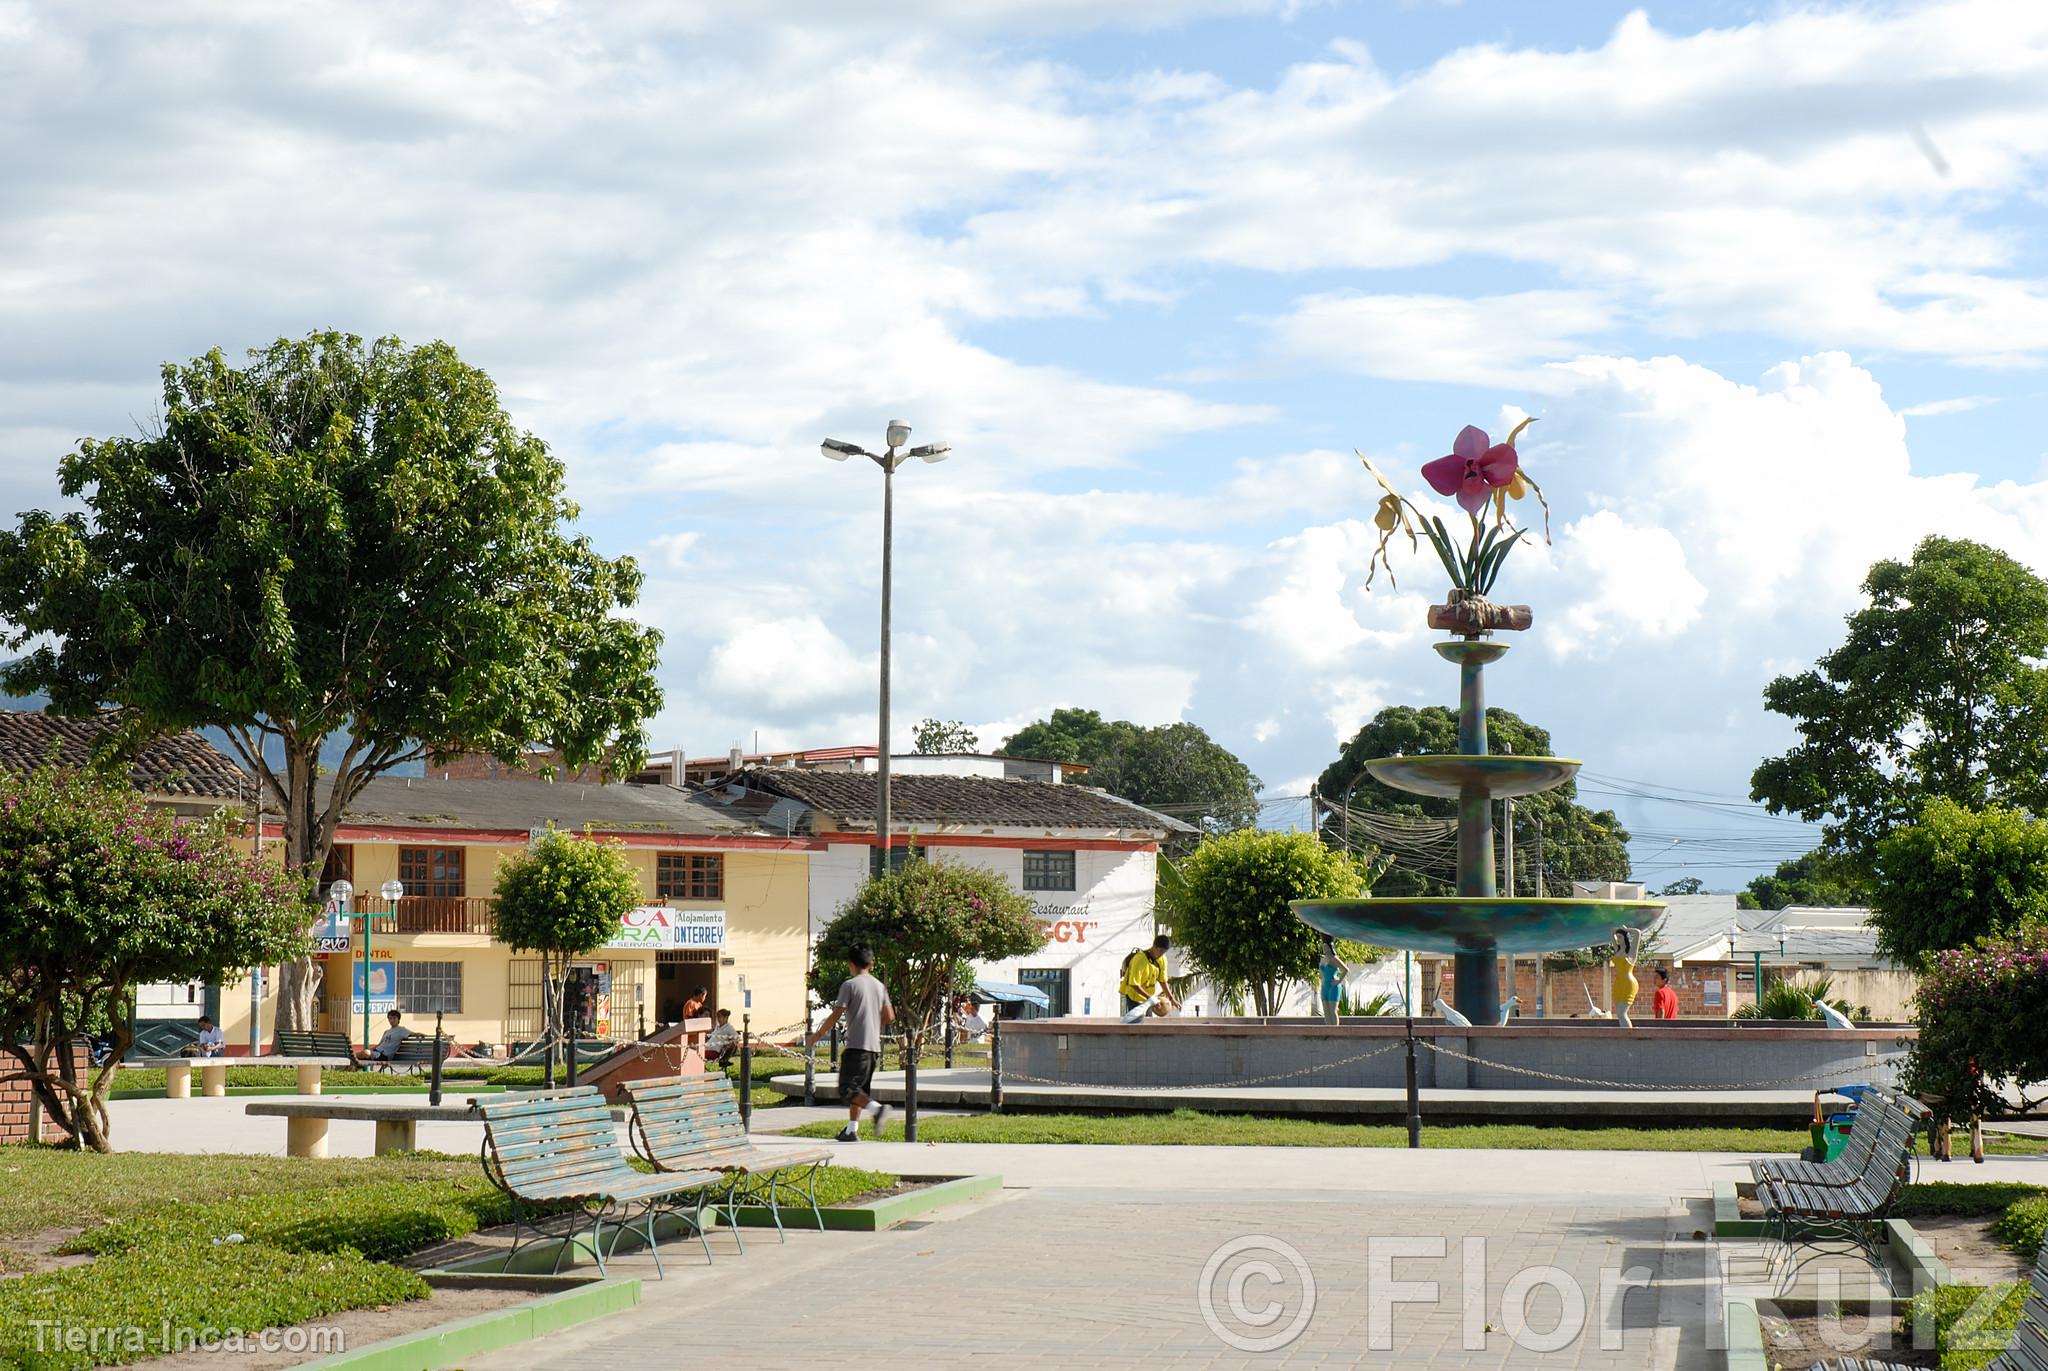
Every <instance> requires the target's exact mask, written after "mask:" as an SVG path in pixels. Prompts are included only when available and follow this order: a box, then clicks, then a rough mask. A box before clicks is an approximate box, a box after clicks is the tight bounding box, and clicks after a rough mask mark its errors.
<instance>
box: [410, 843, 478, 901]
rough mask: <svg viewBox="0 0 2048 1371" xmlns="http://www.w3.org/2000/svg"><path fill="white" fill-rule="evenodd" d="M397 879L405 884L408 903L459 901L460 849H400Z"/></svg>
mask: <svg viewBox="0 0 2048 1371" xmlns="http://www.w3.org/2000/svg"><path fill="white" fill-rule="evenodd" d="M398 879H399V880H400V881H402V882H404V883H405V896H406V898H407V899H415V898H419V899H444V900H450V899H452V900H459V899H461V898H462V893H463V891H462V849H461V848H459V847H401V848H399V849H398Z"/></svg>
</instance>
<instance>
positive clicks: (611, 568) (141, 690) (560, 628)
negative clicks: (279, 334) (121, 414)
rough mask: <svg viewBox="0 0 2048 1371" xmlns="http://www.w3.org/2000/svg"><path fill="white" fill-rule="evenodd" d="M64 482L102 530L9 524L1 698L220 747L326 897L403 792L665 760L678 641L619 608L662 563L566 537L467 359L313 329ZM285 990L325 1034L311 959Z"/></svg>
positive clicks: (174, 371) (554, 497)
mask: <svg viewBox="0 0 2048 1371" xmlns="http://www.w3.org/2000/svg"><path fill="white" fill-rule="evenodd" d="M59 475H60V478H61V486H62V490H63V493H64V495H65V496H66V497H67V498H72V499H77V500H79V501H80V502H81V503H82V504H83V506H84V508H83V509H82V510H80V511H77V512H73V513H68V514H63V515H53V514H49V513H46V512H43V511H34V512H31V513H29V514H27V515H25V516H24V517H23V518H22V521H21V524H20V527H19V528H18V529H15V530H12V531H0V617H4V618H5V619H7V620H8V621H9V622H10V623H11V625H12V631H11V632H10V633H9V634H8V635H7V638H6V642H7V644H8V646H10V647H15V648H21V647H24V646H27V645H30V644H32V643H33V644H38V645H37V646H35V647H34V648H33V650H31V651H29V652H28V653H27V655H26V656H24V657H22V658H21V659H19V660H18V661H16V662H14V663H13V664H11V665H10V666H8V667H7V668H6V669H5V670H4V672H0V683H4V686H5V688H6V689H7V690H9V691H13V692H15V693H25V692H28V691H34V690H42V691H45V692H47V693H48V695H49V697H50V701H51V706H52V708H53V709H55V710H57V711H59V712H63V713H80V712H84V711H88V710H93V709H96V708H98V707H100V706H101V705H102V704H104V703H107V702H112V703H115V704H119V705H121V706H124V707H125V708H126V709H127V710H128V711H129V712H130V717H131V719H132V721H133V732H134V734H135V735H136V736H137V737H141V736H146V735H148V734H151V733H159V732H165V731H171V730H176V729H182V728H190V727H196V726H206V725H211V726H213V727H216V728H219V729H222V730H224V731H225V733H226V735H227V739H228V742H229V744H230V745H231V747H232V748H233V750H234V752H235V753H236V754H237V755H238V756H239V757H240V759H241V761H242V763H243V765H244V766H246V767H247V768H248V769H249V770H250V771H252V772H253V773H254V774H255V776H256V778H257V782H258V784H259V786H260V789H261V792H262V795H263V797H264V803H265V805H266V806H267V807H269V808H270V810H271V811H272V812H273V813H279V814H282V816H283V823H284V837H285V842H284V847H285V861H286V864H287V866H288V867H289V868H290V869H291V870H292V871H294V872H297V873H300V874H301V875H303V876H305V877H306V878H308V881H309V882H310V881H311V879H312V878H314V877H317V875H318V873H319V872H320V870H321V868H322V866H323V865H324V864H325V862H326V860H327V855H328V851H329V849H330V848H331V847H332V845H333V841H334V826H335V821H336V819H337V818H338V817H339V816H340V814H341V812H342V810H343V809H344V807H346V806H347V804H348V803H349V801H350V800H352V799H354V798H355V797H356V796H357V795H358V794H360V793H361V791H362V788H363V786H364V785H365V784H367V783H368V782H369V780H370V779H371V778H372V777H374V776H376V775H378V774H379V773H381V772H385V771H389V770H391V769H392V768H394V767H397V766H400V765H403V764H405V763H408V762H413V761H417V760H419V759H421V758H435V757H441V756H447V755H452V754H455V753H465V752H467V753H488V754H490V755H492V756H495V757H498V758H500V759H501V760H505V761H516V760H517V759H518V758H519V757H520V756H521V755H522V753H523V751H524V750H525V749H526V748H528V747H529V746H531V745H534V744H536V743H540V744H545V745H547V746H550V747H553V748H556V749H558V750H559V751H560V753H561V756H562V760H563V762H564V763H565V764H567V765H569V766H571V767H577V766H585V765H589V764H592V763H594V762H599V761H609V762H610V763H611V764H613V765H614V766H615V767H617V768H621V769H630V768H632V767H633V766H636V765H637V764H638V759H639V757H640V755H641V754H642V753H643V752H644V750H645V746H646V738H645V735H644V733H643V732H642V727H641V725H642V722H643V721H644V720H645V719H646V718H647V717H648V716H649V715H651V714H652V713H653V712H654V711H655V710H656V709H657V708H659V705H660V700H661V695H660V691H659V689H658V687H657V686H656V685H655V683H654V676H653V668H654V662H655V652H656V648H657V645H658V643H659V635H658V634H656V633H654V632H653V631H652V630H650V629H646V628H642V627H641V626H640V625H638V624H635V623H633V622H632V621H630V620H628V619H625V618H623V617H621V616H620V615H619V613H618V611H619V610H621V609H622V608H624V607H626V606H629V605H631V604H632V603H633V601H634V600H635V598H637V596H638V593H639V588H640V580H641V576H640V571H639V569H638V568H637V567H636V566H635V565H634V564H633V562H632V560H631V559H630V558H621V559H619V560H616V561H613V560H608V559H606V558H604V557H601V556H599V555H598V554H597V552H596V551H595V550H593V549H592V547H591V545H590V543H589V541H588V540H587V539H585V538H583V537H580V536H573V535H572V534H570V533H569V532H568V531H567V528H566V525H567V524H568V523H569V522H570V521H571V520H573V519H574V518H575V517H576V512H577V511H576V507H575V506H574V505H573V504H571V503H570V502H569V501H568V500H567V499H566V498H565V497H564V496H563V493H562V492H563V469H562V464H561V463H560V462H559V461H558V460H556V459H555V458H554V457H553V456H552V455H550V454H549V452H548V449H547V446H546V444H544V443H543V442H541V440H540V439H538V438H536V437H534V436H533V435H532V434H530V433H524V432H521V431H520V430H519V429H517V428H516V427H514V425H513V423H512V420H511V419H510V417H509V416H507V415H506V413H505V411H504V410H503V408H501V407H500V405H499V403H498V396H497V391H496V388H495V387H494V386H493V385H492V384H491V381H490V378H489V377H487V376H486V375H484V373H483V372H481V371H478V370H477V369H476V368H474V367H471V366H467V365H465V364H464V363H463V362H462V360H461V359H460V358H458V357H457V356H456V355H455V351H454V349H452V348H450V347H448V346H447V345H446V344H444V343H433V344H429V345H427V346H424V347H413V348H408V347H406V346H405V345H404V344H402V343H400V342H398V341H397V340H396V339H383V340H380V341H378V342H376V343H373V344H370V345H369V346H367V347H366V346H365V345H364V344H363V343H362V341H361V340H360V339H358V338H355V337H353V336H350V335H346V334H340V333H316V334H313V335H311V336H309V337H307V338H305V339H303V340H298V341H293V340H280V341H279V342H277V343H276V344H274V345H272V346H271V347H270V348H268V349H265V350H263V351H261V352H257V353H253V354H251V360H250V362H249V364H248V365H246V366H244V367H239V368H238V367H234V366H231V365H230V364H229V363H228V361H227V360H226V359H225V358H224V357H223V356H222V355H221V353H220V352H219V351H218V350H215V351H213V352H210V353H208V354H207V355H206V356H204V357H201V358H198V359H197V360H195V361H193V362H192V363H190V364H189V365H186V366H166V367H165V368H164V372H163V416H162V419H161V420H160V421H159V423H158V424H157V425H156V427H155V428H154V430H153V431H151V432H149V433H146V434H144V435H143V436H140V437H124V438H108V439H99V440H95V439H87V440H86V441H84V442H82V443H80V445H79V447H78V450H77V451H76V452H74V453H72V454H71V455H69V456H67V457H66V458H64V459H63V461H62V463H61V464H60V466H59ZM330 736H334V737H339V738H343V739H345V745H344V746H343V747H342V748H341V750H340V755H339V757H338V759H336V760H335V761H334V762H333V764H332V765H331V767H328V768H326V770H325V772H324V774H323V770H322V767H321V766H320V763H319V759H320V756H321V745H322V743H323V742H324V741H325V740H327V739H328V738H329V737H330ZM313 912H314V911H313V908H312V905H311V903H310V901H309V903H308V906H307V920H308V923H309V924H310V922H311V920H312V917H313ZM279 982H280V983H279V986H278V992H279V993H278V1025H279V1027H282V1028H304V1027H308V1026H310V1025H311V1022H312V1016H313V1011H314V1004H315V993H316V989H317V986H316V981H315V977H314V974H313V964H312V962H311V961H310V960H309V959H305V958H301V959H299V960H297V961H295V962H293V963H290V964H288V965H286V966H285V967H284V968H282V974H281V975H280V977H279Z"/></svg>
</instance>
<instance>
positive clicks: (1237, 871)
mask: <svg viewBox="0 0 2048 1371" xmlns="http://www.w3.org/2000/svg"><path fill="white" fill-rule="evenodd" d="M1174 865H1175V869H1176V871H1177V876H1178V878H1177V879H1175V880H1173V881H1172V882H1170V883H1167V882H1162V885H1161V888H1162V890H1170V894H1169V896H1168V899H1167V901H1166V905H1165V908H1164V909H1162V911H1161V914H1162V918H1163V919H1164V920H1165V921H1166V922H1168V923H1169V924H1170V926H1171V928H1172V930H1173V936H1174V940H1175V942H1176V944H1177V945H1178V946H1180V947H1182V948H1184V949H1186V951H1187V954H1188V956H1189V958H1190V959H1192V960H1193V962H1194V964H1195V966H1196V967H1197V968H1199V969H1200V970H1201V972H1202V974H1203V975H1204V976H1206V977H1208V978H1209V982H1210V984H1212V985H1214V986H1215V987H1216V989H1217V990H1218V991H1219V992H1221V993H1222V994H1224V995H1226V996H1230V997H1232V998H1238V997H1242V996H1245V995H1249V996H1250V997H1251V1001H1252V1005H1253V1007H1254V1009H1255V1011H1256V1012H1257V1013H1258V1014H1259V1015H1260V1016H1262V1017H1263V1016H1266V1015H1270V1014H1274V1013H1277V1012H1279V1006H1280V1004H1281V1003H1282V1002H1283V1001H1284V1000H1285V999H1286V998H1287V991H1288V988H1289V986H1290V985H1291V984H1292V983H1293V982H1295V981H1302V980H1307V979H1308V978H1309V977H1311V976H1313V975H1315V974H1316V964H1317V961H1318V958H1319V957H1320V956H1321V951H1322V935H1321V934H1319V933H1317V932H1316V931H1315V930H1314V929H1312V928H1310V927H1309V926H1308V925H1307V924H1305V923H1303V922H1302V921H1301V920H1299V919H1297V918H1295V917H1294V911H1293V910H1292V909H1290V908H1289V907H1288V904H1289V902H1290V901H1292V900H1315V899H1334V898H1340V897H1345V896H1357V895H1363V894H1365V893H1366V892H1367V891H1368V890H1369V889H1370V887H1371V884H1372V877H1373V874H1374V873H1373V869H1372V867H1370V866H1369V865H1368V864H1367V863H1365V862H1363V861H1360V860H1359V859H1357V858H1355V857H1352V856H1350V855H1349V854H1347V853H1343V852H1338V851H1336V850H1335V849H1333V848H1331V847H1328V846H1326V845H1325V844H1323V843H1322V842H1320V841H1318V840H1317V839H1316V837H1315V835H1314V834H1312V833H1274V832H1267V831H1264V830H1260V829H1256V828H1241V829H1238V830H1237V831H1236V832H1234V833H1223V834H1218V835H1216V836H1213V837H1210V838H1206V839H1204V840H1203V841H1202V844H1201V846H1199V847H1197V848H1196V849H1195V850H1194V851H1193V852H1191V853H1189V854H1188V855H1187V856H1186V857H1185V858H1183V859H1182V860H1181V861H1179V862H1177V863H1175V864H1174ZM1348 951H1349V953H1350V956H1349V957H1347V960H1352V961H1359V960H1372V959H1373V958H1375V957H1379V956H1384V955H1385V954H1384V952H1382V951H1381V950H1380V949H1378V948H1367V947H1362V946H1359V945H1357V944H1351V945H1349V947H1348Z"/></svg>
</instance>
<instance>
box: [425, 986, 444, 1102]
mask: <svg viewBox="0 0 2048 1371" xmlns="http://www.w3.org/2000/svg"><path fill="white" fill-rule="evenodd" d="M441 1013H442V1011H441V1010H438V1009H437V1010H435V1011H434V1048H433V1051H434V1062H433V1065H432V1066H430V1067H428V1068H427V1103H428V1104H430V1105H437V1104H439V1103H441Z"/></svg>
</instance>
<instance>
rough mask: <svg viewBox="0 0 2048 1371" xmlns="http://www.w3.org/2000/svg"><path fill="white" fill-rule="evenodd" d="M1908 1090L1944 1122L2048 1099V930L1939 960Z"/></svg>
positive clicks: (1925, 995)
mask: <svg viewBox="0 0 2048 1371" xmlns="http://www.w3.org/2000/svg"><path fill="white" fill-rule="evenodd" d="M1915 1006H1916V1017H1917V1018H1918V1019H1919V1021H1920V1041H1919V1043H1918V1044H1916V1045H1915V1046H1914V1048H1913V1054H1912V1056H1911V1058H1910V1059H1909V1060H1908V1061H1907V1063H1906V1072H1905V1078H1904V1082H1903V1083H1904V1085H1905V1087H1906V1089H1908V1090H1910V1091H1911V1092H1913V1093H1914V1094H1915V1095H1918V1096H1920V1097H1921V1098H1922V1099H1926V1100H1929V1101H1930V1102H1934V1101H1938V1103H1936V1104H1935V1109H1936V1113H1937V1114H1938V1115H1939V1116H1942V1117H1946V1118H1950V1119H1966V1118H1970V1117H1973V1116H1980V1115H1981V1116H1984V1117H1996V1116H1998V1115H2000V1114H2004V1113H2007V1112H2009V1111H2012V1110H2015V1109H2029V1108H2032V1107H2034V1106H2035V1105H2038V1104H2040V1103H2042V1102H2043V1100H2044V1098H2048V924H2043V923H2032V924H2028V925H2026V926H2025V927H2023V928H2021V929H2020V930H2019V931H2018V932H2016V933H2013V934H2010V935H2006V936H2001V937H1991V938H1984V939H1982V940H1980V941H1979V942H1978V943H1977V945H1976V946H1975V947H1965V948H1955V949H1951V950H1949V951H1946V952H1937V953H1935V954H1934V955H1933V957H1932V958H1931V959H1930V960H1929V962H1928V965H1927V971H1926V974H1925V976H1924V978H1923V979H1922V980H1921V982H1920V990H1919V994H1918V996H1917V997H1916V999H1915Z"/></svg>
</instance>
